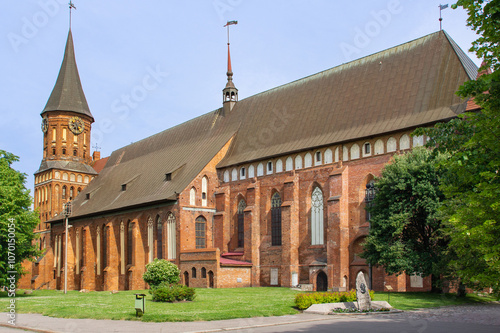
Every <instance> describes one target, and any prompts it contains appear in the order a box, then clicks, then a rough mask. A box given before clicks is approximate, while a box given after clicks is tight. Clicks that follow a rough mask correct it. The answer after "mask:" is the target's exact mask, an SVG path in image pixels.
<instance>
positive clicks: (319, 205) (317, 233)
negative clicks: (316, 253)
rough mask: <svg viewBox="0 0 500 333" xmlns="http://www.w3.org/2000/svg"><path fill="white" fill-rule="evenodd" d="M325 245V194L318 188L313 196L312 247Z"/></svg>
mask: <svg viewBox="0 0 500 333" xmlns="http://www.w3.org/2000/svg"><path fill="white" fill-rule="evenodd" d="M323 244H324V226H323V193H322V192H321V190H320V189H319V187H316V188H315V189H314V191H313V193H312V196H311V245H323Z"/></svg>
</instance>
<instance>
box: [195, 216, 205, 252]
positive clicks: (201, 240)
mask: <svg viewBox="0 0 500 333" xmlns="http://www.w3.org/2000/svg"><path fill="white" fill-rule="evenodd" d="M206 227H207V220H206V219H205V218H204V217H203V216H198V217H197V218H196V224H195V231H196V248H197V249H204V248H205V247H206V238H207V237H206Z"/></svg>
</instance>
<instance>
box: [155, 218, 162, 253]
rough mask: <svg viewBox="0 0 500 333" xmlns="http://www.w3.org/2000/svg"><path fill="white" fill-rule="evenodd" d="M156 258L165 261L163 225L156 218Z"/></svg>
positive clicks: (159, 219)
mask: <svg viewBox="0 0 500 333" xmlns="http://www.w3.org/2000/svg"><path fill="white" fill-rule="evenodd" d="M156 258H158V259H163V223H162V222H161V217H160V216H157V217H156Z"/></svg>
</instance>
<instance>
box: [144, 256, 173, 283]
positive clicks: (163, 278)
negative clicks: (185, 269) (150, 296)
mask: <svg viewBox="0 0 500 333" xmlns="http://www.w3.org/2000/svg"><path fill="white" fill-rule="evenodd" d="M142 279H143V280H144V281H145V282H146V283H148V284H149V285H150V286H151V288H154V287H159V286H161V285H170V284H174V283H177V282H179V280H180V270H179V268H178V267H177V266H176V265H175V264H172V263H171V262H170V261H167V260H165V259H155V260H154V261H153V262H150V263H149V264H147V265H146V272H144V274H143V275H142Z"/></svg>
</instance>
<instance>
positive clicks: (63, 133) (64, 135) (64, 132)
mask: <svg viewBox="0 0 500 333" xmlns="http://www.w3.org/2000/svg"><path fill="white" fill-rule="evenodd" d="M62 139H63V141H66V129H65V128H63V132H62Z"/></svg>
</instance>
